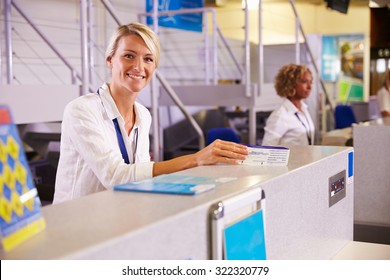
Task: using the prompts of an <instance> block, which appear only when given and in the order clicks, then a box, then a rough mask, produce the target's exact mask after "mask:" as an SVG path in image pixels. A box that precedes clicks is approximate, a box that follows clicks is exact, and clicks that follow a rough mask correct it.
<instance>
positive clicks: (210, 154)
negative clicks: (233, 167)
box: [194, 139, 248, 166]
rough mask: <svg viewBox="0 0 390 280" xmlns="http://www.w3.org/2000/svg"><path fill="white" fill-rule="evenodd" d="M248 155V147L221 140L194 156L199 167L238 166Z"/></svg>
mask: <svg viewBox="0 0 390 280" xmlns="http://www.w3.org/2000/svg"><path fill="white" fill-rule="evenodd" d="M247 155H248V149H247V147H246V146H244V145H240V144H237V143H234V142H228V141H223V140H219V139H218V140H215V141H214V142H213V143H211V144H210V145H208V146H207V147H205V148H203V149H202V150H200V151H199V152H197V153H195V154H194V156H195V159H196V162H197V165H198V166H200V165H212V164H217V163H227V164H238V163H239V162H240V161H241V160H244V159H245V158H246V156H247Z"/></svg>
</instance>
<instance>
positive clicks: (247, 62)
mask: <svg viewBox="0 0 390 280" xmlns="http://www.w3.org/2000/svg"><path fill="white" fill-rule="evenodd" d="M244 11H245V26H244V30H245V95H246V96H247V97H250V96H251V89H250V86H251V77H250V72H251V70H250V69H251V63H250V60H251V55H250V45H249V8H248V0H245V10H244Z"/></svg>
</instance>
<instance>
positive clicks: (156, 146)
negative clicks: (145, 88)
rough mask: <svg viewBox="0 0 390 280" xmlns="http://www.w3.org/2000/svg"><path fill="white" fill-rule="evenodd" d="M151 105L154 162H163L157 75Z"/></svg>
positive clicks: (155, 12) (155, 11)
mask: <svg viewBox="0 0 390 280" xmlns="http://www.w3.org/2000/svg"><path fill="white" fill-rule="evenodd" d="M153 30H154V32H155V33H156V34H158V0H154V1H153ZM150 86H151V87H150V88H151V90H152V94H151V99H152V100H151V103H152V116H153V122H152V126H153V160H154V161H156V162H157V161H161V160H162V151H160V142H161V147H162V145H163V143H162V140H161V139H160V131H159V123H160V121H159V110H158V84H157V80H156V77H155V75H153V77H152V79H151V85H150Z"/></svg>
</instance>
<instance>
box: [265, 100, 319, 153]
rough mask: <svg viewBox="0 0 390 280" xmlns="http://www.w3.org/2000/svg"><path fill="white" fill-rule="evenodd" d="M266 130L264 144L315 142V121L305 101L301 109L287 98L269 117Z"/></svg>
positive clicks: (304, 143) (311, 143)
mask: <svg viewBox="0 0 390 280" xmlns="http://www.w3.org/2000/svg"><path fill="white" fill-rule="evenodd" d="M264 132H265V133H264V138H263V142H262V145H263V146H274V145H281V146H283V145H313V144H314V123H313V120H312V119H311V117H310V114H309V111H308V110H307V105H306V104H305V103H304V102H302V111H299V110H298V108H297V107H295V106H294V104H293V103H292V102H291V101H290V100H289V99H287V98H285V100H284V101H283V102H282V104H281V105H280V106H279V107H278V108H276V109H275V110H274V111H273V112H272V113H271V115H270V116H269V117H268V119H267V122H266V126H265V128H264Z"/></svg>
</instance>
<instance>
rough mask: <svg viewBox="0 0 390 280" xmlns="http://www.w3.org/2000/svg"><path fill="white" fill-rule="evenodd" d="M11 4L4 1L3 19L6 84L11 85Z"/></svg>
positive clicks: (8, 1)
mask: <svg viewBox="0 0 390 280" xmlns="http://www.w3.org/2000/svg"><path fill="white" fill-rule="evenodd" d="M11 2H12V0H5V2H4V3H5V6H4V18H5V43H6V58H7V84H12V77H13V70H12V36H11V31H12V29H11Z"/></svg>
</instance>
